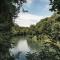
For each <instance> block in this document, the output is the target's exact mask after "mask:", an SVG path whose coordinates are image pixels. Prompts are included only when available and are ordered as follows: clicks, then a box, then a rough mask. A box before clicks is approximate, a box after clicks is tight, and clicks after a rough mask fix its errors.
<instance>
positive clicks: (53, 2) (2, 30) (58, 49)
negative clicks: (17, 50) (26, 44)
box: [0, 0, 60, 60]
mask: <svg viewBox="0 0 60 60" xmlns="http://www.w3.org/2000/svg"><path fill="white" fill-rule="evenodd" d="M49 1H50V6H51V8H50V9H49V10H50V11H51V12H54V13H53V15H52V16H51V17H46V18H44V19H41V21H39V22H38V23H37V24H36V25H31V26H30V27H20V26H18V25H17V24H15V23H14V22H13V19H16V18H17V15H18V13H19V11H20V8H21V7H22V6H23V4H24V3H26V2H27V1H26V0H1V1H0V60H14V56H10V52H9V48H11V43H12V41H11V37H13V36H28V37H29V38H30V39H32V41H31V42H35V43H37V44H40V45H42V48H41V51H40V52H39V54H38V55H37V54H36V52H35V53H33V54H27V56H26V57H27V59H28V60H53V59H54V60H60V0H49ZM16 4H17V6H18V7H17V6H16ZM50 48H53V49H54V50H52V51H50V50H49V49H50ZM34 54H35V55H34Z"/></svg>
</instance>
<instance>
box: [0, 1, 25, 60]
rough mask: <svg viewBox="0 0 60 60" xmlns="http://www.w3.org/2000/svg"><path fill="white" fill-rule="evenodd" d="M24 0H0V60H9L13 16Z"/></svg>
mask: <svg viewBox="0 0 60 60" xmlns="http://www.w3.org/2000/svg"><path fill="white" fill-rule="evenodd" d="M25 2H26V0H0V60H9V48H10V46H11V42H10V39H11V35H10V33H11V27H12V25H13V18H15V17H16V16H17V13H18V12H19V9H20V7H21V6H22V5H23V3H25Z"/></svg>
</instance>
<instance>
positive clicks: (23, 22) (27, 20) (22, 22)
mask: <svg viewBox="0 0 60 60" xmlns="http://www.w3.org/2000/svg"><path fill="white" fill-rule="evenodd" d="M42 18H44V17H43V16H36V15H32V14H30V13H20V14H19V15H18V17H17V18H16V20H15V23H16V24H18V25H19V26H24V27H29V26H30V25H31V24H36V23H37V22H38V21H40V20H41V19H42Z"/></svg>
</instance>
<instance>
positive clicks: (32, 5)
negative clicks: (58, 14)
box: [15, 0, 52, 27]
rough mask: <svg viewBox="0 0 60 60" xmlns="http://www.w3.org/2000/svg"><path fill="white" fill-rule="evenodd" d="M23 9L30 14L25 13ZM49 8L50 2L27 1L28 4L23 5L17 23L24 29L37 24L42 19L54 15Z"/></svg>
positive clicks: (46, 0)
mask: <svg viewBox="0 0 60 60" xmlns="http://www.w3.org/2000/svg"><path fill="white" fill-rule="evenodd" d="M23 8H24V9H25V10H28V12H25V13H23V12H22V9H23ZM49 8H50V6H49V0H27V3H25V4H24V5H23V7H22V8H21V11H20V13H19V14H18V17H17V18H16V19H15V23H16V24H18V25H19V26H24V27H29V26H30V25H31V24H36V23H37V22H39V21H40V20H41V19H43V18H45V17H49V16H51V15H52V12H50V11H49Z"/></svg>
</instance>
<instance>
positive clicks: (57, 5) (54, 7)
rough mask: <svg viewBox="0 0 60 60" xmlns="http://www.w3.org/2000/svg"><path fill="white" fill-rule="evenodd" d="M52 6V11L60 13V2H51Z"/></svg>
mask: <svg viewBox="0 0 60 60" xmlns="http://www.w3.org/2000/svg"><path fill="white" fill-rule="evenodd" d="M50 5H51V6H52V7H51V9H50V10H51V11H58V12H60V0H50Z"/></svg>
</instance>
